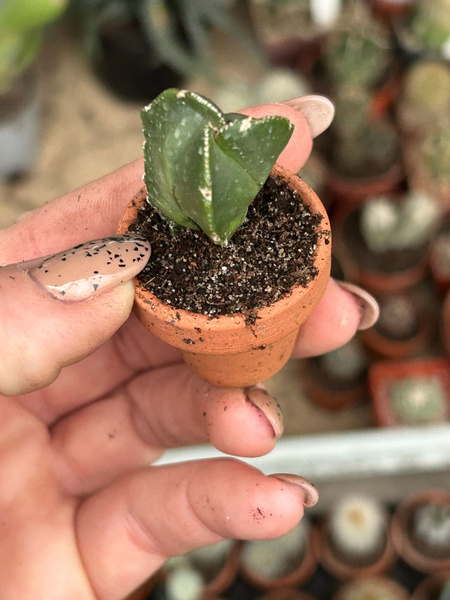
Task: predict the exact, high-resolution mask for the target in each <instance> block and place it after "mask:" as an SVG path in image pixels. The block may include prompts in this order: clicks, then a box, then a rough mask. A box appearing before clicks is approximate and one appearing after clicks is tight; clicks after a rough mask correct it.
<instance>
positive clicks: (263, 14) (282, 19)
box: [249, 0, 342, 72]
mask: <svg viewBox="0 0 450 600" xmlns="http://www.w3.org/2000/svg"><path fill="white" fill-rule="evenodd" d="M341 4H342V0H326V1H325V2H324V0H281V1H280V0H250V3H249V7H250V15H251V19H252V23H253V28H254V30H255V33H256V36H257V38H258V39H259V41H260V44H261V46H262V48H264V50H265V51H266V53H267V55H268V56H269V58H270V59H271V61H273V62H275V63H276V64H282V65H285V66H288V67H297V66H299V67H300V68H301V70H302V71H303V72H309V71H310V70H311V69H312V67H313V66H314V64H315V63H316V62H317V60H318V58H319V56H320V52H321V49H322V45H323V40H324V39H325V36H326V34H327V32H328V31H329V29H330V28H331V27H332V26H333V25H334V23H335V21H336V19H337V18H338V16H339V12H340V10H341Z"/></svg>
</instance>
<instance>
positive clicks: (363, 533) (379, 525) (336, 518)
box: [328, 495, 386, 560]
mask: <svg viewBox="0 0 450 600" xmlns="http://www.w3.org/2000/svg"><path fill="white" fill-rule="evenodd" d="M328 532H329V535H330V542H331V543H332V545H333V547H334V549H335V551H336V552H338V553H339V554H340V555H341V556H344V557H347V558H348V559H349V560H355V559H356V560H361V559H364V558H367V559H370V558H371V557H373V556H375V555H377V554H379V553H380V552H381V551H382V549H383V546H384V543H385V540H386V517H385V512H384V509H383V507H382V505H381V504H380V503H379V502H378V501H376V500H374V499H373V498H369V497H368V496H357V495H355V496H353V495H352V496H344V497H342V498H340V499H339V500H338V501H337V503H336V504H335V506H334V508H333V509H332V510H331V512H330V515H329V520H328Z"/></svg>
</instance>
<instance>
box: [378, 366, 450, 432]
mask: <svg viewBox="0 0 450 600" xmlns="http://www.w3.org/2000/svg"><path fill="white" fill-rule="evenodd" d="M420 376H424V377H433V378H436V379H438V380H439V381H440V382H441V384H442V386H443V388H444V389H445V391H446V395H447V409H446V414H444V415H443V416H442V419H439V422H441V421H446V420H448V418H449V416H450V363H449V361H448V360H446V359H445V358H441V357H438V358H423V359H422V358H416V359H410V360H398V361H396V360H385V361H379V362H376V363H374V364H373V365H372V366H371V367H370V369H369V391H370V397H371V402H372V409H373V412H374V417H375V421H376V423H377V425H378V426H379V427H392V426H398V425H404V424H405V423H401V422H399V421H398V418H397V416H396V415H395V413H394V411H393V409H392V407H391V405H390V402H389V386H390V385H392V383H395V382H397V381H399V380H401V379H402V378H405V377H420Z"/></svg>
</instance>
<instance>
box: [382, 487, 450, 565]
mask: <svg viewBox="0 0 450 600" xmlns="http://www.w3.org/2000/svg"><path fill="white" fill-rule="evenodd" d="M427 504H443V505H445V506H447V507H449V508H450V493H449V492H448V491H445V490H439V489H436V490H425V491H423V492H418V493H416V494H413V495H412V496H409V497H408V498H405V500H403V502H401V503H400V504H399V505H398V507H397V509H396V510H395V512H394V514H393V517H392V521H391V534H392V541H393V544H394V546H395V548H396V550H397V552H398V554H399V556H400V557H401V558H402V559H403V560H404V561H405V562H406V563H407V564H408V565H410V566H411V567H413V568H414V569H416V570H417V571H421V572H422V573H428V574H430V575H431V574H434V573H440V572H443V571H450V553H449V554H447V555H445V556H438V555H435V556H433V555H432V554H430V553H429V552H428V551H427V549H426V548H424V547H420V546H419V544H418V542H417V541H415V540H414V539H413V536H412V535H411V522H412V519H413V516H414V514H415V513H416V511H417V510H418V509H419V508H420V507H422V506H425V505H427Z"/></svg>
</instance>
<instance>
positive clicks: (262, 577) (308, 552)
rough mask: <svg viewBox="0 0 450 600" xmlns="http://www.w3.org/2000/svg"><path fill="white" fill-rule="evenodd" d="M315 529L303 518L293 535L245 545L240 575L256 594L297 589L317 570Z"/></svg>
mask: <svg viewBox="0 0 450 600" xmlns="http://www.w3.org/2000/svg"><path fill="white" fill-rule="evenodd" d="M316 535H317V532H316V530H315V528H314V527H313V526H312V525H311V524H310V522H309V521H308V520H306V519H305V518H303V519H302V521H301V522H300V523H299V525H297V527H295V528H294V529H293V530H292V531H290V532H289V533H287V534H286V535H283V536H281V537H279V538H276V539H272V540H251V541H245V542H243V544H242V547H241V554H240V561H239V564H240V573H241V575H242V577H243V578H244V579H245V580H246V581H247V582H248V583H250V584H251V585H252V586H254V587H255V588H257V589H259V590H275V589H279V588H280V589H283V588H286V587H297V586H299V585H301V584H302V583H304V582H305V581H306V580H307V579H309V577H311V575H312V574H313V573H314V571H315V569H316V567H317V556H316V550H315V548H316V547H317V542H316V541H315V537H316Z"/></svg>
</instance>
